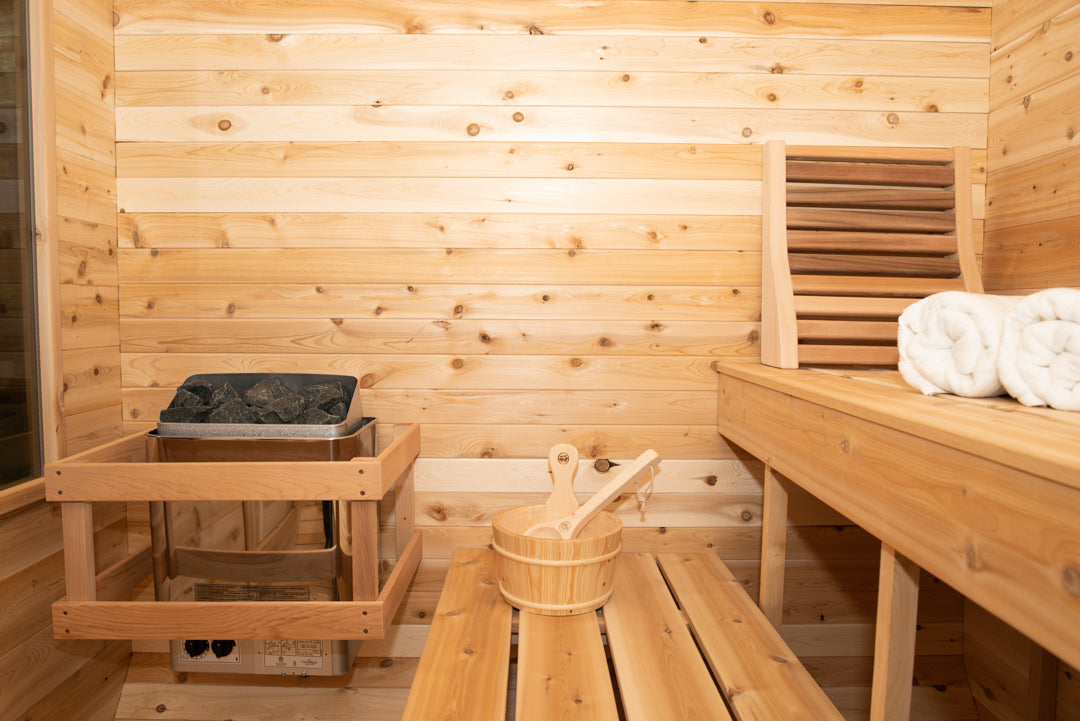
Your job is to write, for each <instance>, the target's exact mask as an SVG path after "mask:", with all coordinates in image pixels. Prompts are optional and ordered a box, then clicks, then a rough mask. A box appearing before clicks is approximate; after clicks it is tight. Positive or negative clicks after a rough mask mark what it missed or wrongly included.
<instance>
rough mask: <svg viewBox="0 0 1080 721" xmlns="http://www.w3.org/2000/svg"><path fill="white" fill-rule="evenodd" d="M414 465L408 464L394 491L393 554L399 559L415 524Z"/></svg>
mask: <svg viewBox="0 0 1080 721" xmlns="http://www.w3.org/2000/svg"><path fill="white" fill-rule="evenodd" d="M415 465H416V464H415V463H410V464H409V469H408V470H407V471H405V475H404V476H403V477H402V478H401V479H400V480H399V481H398V485H397V488H395V489H394V516H395V523H396V524H397V525H396V526H395V534H394V541H395V549H394V550H395V553H396V554H397V556H398V558H400V557H401V554H402V552H404V550H405V544H407V543H408V542H409V539H410V538H412V534H413V528H414V527H415V524H414V522H413V503H414V498H413V486H414V484H413V468H414V467H415Z"/></svg>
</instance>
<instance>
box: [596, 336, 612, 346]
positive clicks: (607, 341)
mask: <svg viewBox="0 0 1080 721" xmlns="http://www.w3.org/2000/svg"><path fill="white" fill-rule="evenodd" d="M597 343H599V344H600V347H601V348H610V347H611V346H613V345H615V344H614V343H612V341H611V339H610V338H607V337H602V338H601V339H600V340H599V341H597Z"/></svg>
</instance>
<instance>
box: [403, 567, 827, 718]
mask: <svg viewBox="0 0 1080 721" xmlns="http://www.w3.org/2000/svg"><path fill="white" fill-rule="evenodd" d="M515 617H516V623H515ZM515 626H516V632H517V635H518V649H517V673H516V677H515V681H516V683H515V684H514V694H515V696H516V698H514V700H513V703H512V704H509V703H508V698H509V694H508V689H509V687H510V670H511V663H512V658H513V654H512V652H511V649H512V634H513V633H514V630H515ZM605 641H606V648H607V650H608V653H605ZM609 656H610V663H609ZM714 679H718V681H717V680H714ZM507 718H513V719H517V721H529V720H537V721H540V720H547V719H556V718H558V719H566V718H574V719H597V720H600V721H616V720H617V719H619V718H625V719H627V720H628V721H656V720H657V719H683V718H693V719H702V720H709V719H714V720H718V721H730V720H731V719H737V720H738V721H749V720H750V719H781V718H783V719H807V720H810V719H813V720H815V721H841V720H842V718H843V717H842V716H841V715H840V713H839V712H838V711H837V710H836V708H835V707H834V706H833V705H832V703H831V702H830V701H829V699H828V698H827V697H826V696H825V693H824V692H823V691H822V690H821V688H820V687H819V686H818V685H817V684H816V683H815V682H814V680H813V679H812V678H811V676H810V674H809V673H808V672H807V670H806V669H805V668H804V667H803V666H802V664H801V663H799V661H798V659H797V658H796V657H795V655H794V654H793V653H792V652H791V650H790V649H789V648H788V647H787V645H786V644H785V643H784V641H783V640H782V639H781V638H780V635H779V633H777V631H776V630H775V629H774V628H773V626H772V625H771V624H770V623H769V622H768V621H767V620H766V619H765V617H764V616H763V615H762V614H761V612H760V611H759V610H758V609H757V607H756V606H755V605H754V602H753V601H752V600H751V599H750V597H749V596H748V595H747V594H746V592H745V590H744V589H743V588H742V586H741V584H740V583H739V582H738V581H737V580H736V579H735V578H734V577H733V576H732V574H731V573H730V572H729V571H728V569H727V568H726V567H725V566H724V564H723V562H722V561H721V560H720V559H719V558H717V557H716V556H715V555H712V554H671V553H668V554H659V555H658V556H657V557H656V558H654V557H653V556H651V555H649V554H641V553H637V554H622V555H620V556H619V561H618V566H617V570H616V573H615V592H614V594H613V595H612V598H611V600H610V601H609V602H608V603H607V605H605V606H604V608H603V609H601V610H600V611H597V612H595V613H589V614H584V615H579V616H567V617H550V616H537V615H533V614H528V613H520V614H519V613H518V612H516V611H514V609H512V608H511V607H510V606H509V605H508V604H506V602H505V601H504V600H503V598H502V595H501V594H500V593H499V589H498V582H497V576H496V569H495V553H494V552H493V551H489V550H474V549H463V550H459V551H457V552H456V553H455V554H454V558H453V561H452V563H451V567H450V572H449V574H448V576H447V579H446V585H445V587H444V589H443V593H442V596H441V597H440V599H439V604H438V607H437V608H436V611H435V617H434V620H433V623H432V627H431V632H430V635H429V636H428V641H427V645H426V646H425V648H424V652H423V654H422V655H421V658H420V665H419V667H418V669H417V672H416V678H415V680H414V681H413V685H412V690H411V691H410V693H409V700H408V702H407V705H406V707H405V714H404V716H403V719H404V720H405V721H430V720H433V719H439V720H440V721H451V720H455V719H459V720H464V719H469V720H470V721H479V720H483V721H488V720H494V719H500V720H502V719H507Z"/></svg>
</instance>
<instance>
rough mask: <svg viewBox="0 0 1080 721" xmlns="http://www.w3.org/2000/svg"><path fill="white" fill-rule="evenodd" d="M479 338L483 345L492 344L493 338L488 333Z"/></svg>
mask: <svg viewBox="0 0 1080 721" xmlns="http://www.w3.org/2000/svg"><path fill="white" fill-rule="evenodd" d="M477 337H478V338H479V339H480V342H481V343H485V344H486V343H490V342H491V336H489V335H488V334H487V333H481V334H480V335H479V336H477Z"/></svg>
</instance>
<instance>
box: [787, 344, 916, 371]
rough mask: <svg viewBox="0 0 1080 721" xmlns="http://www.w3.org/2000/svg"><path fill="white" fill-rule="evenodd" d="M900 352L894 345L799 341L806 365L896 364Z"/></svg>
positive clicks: (802, 361) (800, 355)
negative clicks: (817, 343)
mask: <svg viewBox="0 0 1080 721" xmlns="http://www.w3.org/2000/svg"><path fill="white" fill-rule="evenodd" d="M899 360H900V352H899V351H898V350H897V348H896V346H894V345H832V344H820V345H815V344H813V343H799V361H800V362H801V363H802V364H804V365H874V366H877V365H881V366H895V365H896V364H897V362H898V361H899Z"/></svg>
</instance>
